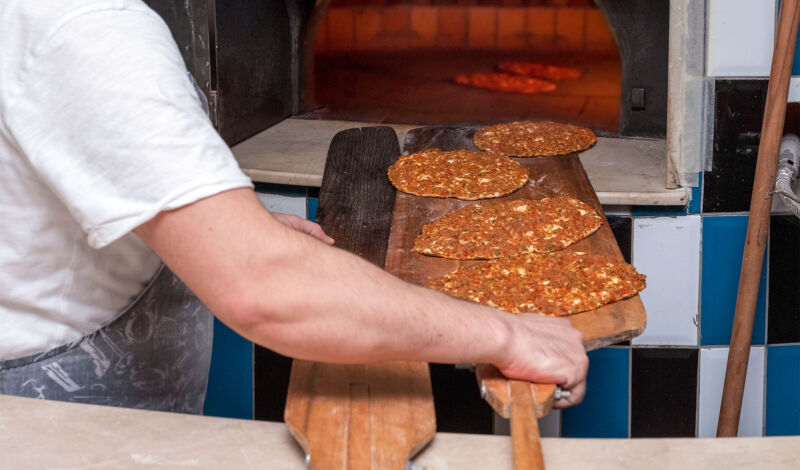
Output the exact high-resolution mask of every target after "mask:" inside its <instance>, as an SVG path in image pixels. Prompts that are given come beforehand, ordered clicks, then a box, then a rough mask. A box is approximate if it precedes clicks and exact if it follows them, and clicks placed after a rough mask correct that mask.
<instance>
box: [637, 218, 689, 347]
mask: <svg viewBox="0 0 800 470" xmlns="http://www.w3.org/2000/svg"><path fill="white" fill-rule="evenodd" d="M701 225H702V222H701V218H700V216H698V215H687V216H679V217H656V218H635V219H634V220H633V265H634V266H635V267H636V270H637V271H639V272H640V273H642V274H645V275H646V276H647V288H646V289H645V290H643V291H642V292H641V293H640V294H639V295H640V296H641V298H642V302H643V303H644V308H645V310H646V311H647V328H646V329H645V331H644V333H643V334H642V335H641V336H639V337H637V338H634V339H633V344H648V345H692V346H696V345H697V324H696V321H697V313H698V300H699V290H700V232H701Z"/></svg>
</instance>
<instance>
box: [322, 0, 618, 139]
mask: <svg viewBox="0 0 800 470" xmlns="http://www.w3.org/2000/svg"><path fill="white" fill-rule="evenodd" d="M621 81H622V65H621V60H620V54H619V52H618V48H617V43H616V41H615V38H614V34H613V33H612V29H611V28H610V27H609V24H608V22H607V21H606V17H605V15H604V12H603V11H602V10H601V9H600V8H598V7H597V6H596V5H595V3H594V2H593V1H591V0H560V1H549V2H544V1H537V0H479V1H477V2H476V1H475V0H467V1H464V0H417V1H414V0H404V1H401V2H393V1H391V0H333V1H332V3H331V4H330V6H329V7H328V8H327V11H326V12H325V13H324V16H322V17H321V18H320V20H319V23H318V25H317V28H316V36H315V38H314V71H313V96H314V104H315V105H316V106H315V107H316V109H315V110H314V111H312V112H311V113H310V116H309V117H312V116H313V117H315V118H320V119H341V120H350V121H362V122H376V123H378V122H385V123H412V124H430V125H433V124H437V125H448V124H452V125H455V124H488V123H495V122H504V121H513V120H524V119H532V120H555V121H562V122H569V123H571V124H577V125H583V126H588V127H591V128H593V129H596V130H599V131H606V132H609V133H617V132H618V131H619V122H620V89H621Z"/></svg>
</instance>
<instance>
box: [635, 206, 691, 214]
mask: <svg viewBox="0 0 800 470" xmlns="http://www.w3.org/2000/svg"><path fill="white" fill-rule="evenodd" d="M631 215H632V216H634V217H677V216H680V215H686V207H685V206H631Z"/></svg>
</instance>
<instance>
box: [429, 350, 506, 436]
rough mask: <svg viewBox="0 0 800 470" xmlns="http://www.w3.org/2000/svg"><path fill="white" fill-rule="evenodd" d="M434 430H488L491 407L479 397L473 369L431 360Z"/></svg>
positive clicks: (468, 431) (479, 432) (477, 431)
mask: <svg viewBox="0 0 800 470" xmlns="http://www.w3.org/2000/svg"><path fill="white" fill-rule="evenodd" d="M430 368H431V385H433V402H434V407H435V409H436V431H438V432H460V433H470V434H492V426H493V421H494V418H493V416H494V415H493V413H494V411H492V408H491V407H490V406H489V405H488V404H487V403H486V401H485V400H483V399H482V398H481V394H480V389H479V388H478V382H477V381H476V380H475V373H474V372H473V371H471V370H466V369H456V368H455V367H454V366H453V365H452V364H431V365H430Z"/></svg>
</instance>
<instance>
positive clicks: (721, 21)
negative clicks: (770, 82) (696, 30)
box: [706, 0, 776, 77]
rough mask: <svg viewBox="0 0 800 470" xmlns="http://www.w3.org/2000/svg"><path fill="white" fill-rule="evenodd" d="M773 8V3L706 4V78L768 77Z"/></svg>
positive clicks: (721, 0)
mask: <svg viewBox="0 0 800 470" xmlns="http://www.w3.org/2000/svg"><path fill="white" fill-rule="evenodd" d="M775 7H776V2H775V0H709V1H708V10H707V13H706V14H707V18H708V36H707V38H706V44H707V45H708V50H707V56H706V59H707V74H708V76H711V77H766V76H769V70H770V65H771V62H772V48H773V44H774V41H775V19H776V10H775Z"/></svg>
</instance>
